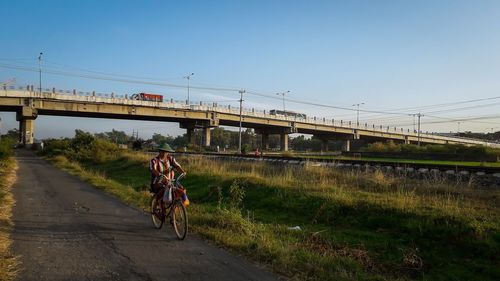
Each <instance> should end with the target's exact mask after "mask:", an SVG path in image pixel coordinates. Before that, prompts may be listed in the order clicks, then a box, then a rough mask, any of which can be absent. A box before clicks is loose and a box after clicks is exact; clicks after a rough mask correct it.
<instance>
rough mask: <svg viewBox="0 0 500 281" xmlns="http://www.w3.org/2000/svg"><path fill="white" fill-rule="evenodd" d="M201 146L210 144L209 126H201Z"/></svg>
mask: <svg viewBox="0 0 500 281" xmlns="http://www.w3.org/2000/svg"><path fill="white" fill-rule="evenodd" d="M203 146H205V147H209V146H210V128H209V127H207V128H203Z"/></svg>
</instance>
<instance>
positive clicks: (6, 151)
mask: <svg viewBox="0 0 500 281" xmlns="http://www.w3.org/2000/svg"><path fill="white" fill-rule="evenodd" d="M14 144H15V141H14V140H12V139H11V138H5V137H4V138H2V139H1V140H0V159H5V158H7V157H10V156H12V148H13V147H14Z"/></svg>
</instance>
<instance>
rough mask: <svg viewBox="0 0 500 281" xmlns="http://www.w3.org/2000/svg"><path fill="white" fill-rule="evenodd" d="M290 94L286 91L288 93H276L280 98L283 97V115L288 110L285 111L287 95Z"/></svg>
mask: <svg viewBox="0 0 500 281" xmlns="http://www.w3.org/2000/svg"><path fill="white" fill-rule="evenodd" d="M288 93H290V91H286V92H282V93H276V95H278V96H283V114H285V113H286V110H285V95H286V94H288Z"/></svg>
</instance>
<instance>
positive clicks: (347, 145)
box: [342, 140, 351, 152]
mask: <svg viewBox="0 0 500 281" xmlns="http://www.w3.org/2000/svg"><path fill="white" fill-rule="evenodd" d="M342 150H343V151H348V152H349V151H351V140H345V141H344V144H343V145H342Z"/></svg>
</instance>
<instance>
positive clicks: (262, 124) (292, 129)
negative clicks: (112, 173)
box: [0, 86, 500, 151]
mask: <svg viewBox="0 0 500 281" xmlns="http://www.w3.org/2000/svg"><path fill="white" fill-rule="evenodd" d="M0 111H10V112H16V119H17V120H18V121H19V131H20V136H19V141H20V142H21V143H23V144H25V145H30V144H32V143H33V140H34V132H35V120H36V118H37V117H38V116H39V115H55V116H77V117H88V118H114V119H126V120H151V121H165V122H177V123H179V124H180V127H181V128H185V129H186V130H187V135H188V139H189V141H190V142H192V143H194V130H195V129H196V128H199V129H202V130H203V134H202V136H203V144H204V145H205V146H210V129H211V128H214V127H217V126H220V125H223V126H234V127H238V126H239V122H240V109H239V108H237V107H231V106H220V105H218V104H216V103H211V104H204V103H199V104H187V103H186V102H185V101H174V100H167V101H163V102H152V101H139V100H132V99H130V98H129V97H127V96H126V95H125V96H119V95H115V94H113V93H112V94H99V93H96V92H79V91H76V90H56V89H55V88H53V89H46V90H44V91H42V93H40V92H38V91H36V90H34V89H33V86H27V87H14V86H9V87H7V86H4V87H3V88H2V89H0ZM242 126H243V127H246V128H253V129H255V131H256V132H257V133H259V134H261V136H262V146H263V149H268V146H269V145H268V143H269V135H272V134H278V135H280V143H281V149H282V150H283V151H286V150H288V135H289V134H292V133H304V134H312V135H315V136H317V137H319V138H320V139H321V140H323V149H324V150H325V151H326V150H328V141H329V140H343V141H344V150H349V149H350V141H351V140H355V139H367V140H369V141H377V140H378V141H382V140H393V141H395V142H404V143H417V142H418V141H419V140H420V142H421V143H424V144H464V145H486V146H491V147H500V144H498V143H492V142H485V141H482V140H476V139H466V138H458V137H448V136H440V135H436V134H428V133H422V132H421V133H420V136H419V134H418V133H417V132H411V131H409V130H404V129H402V128H395V127H387V126H385V127H384V126H375V125H368V124H355V123H352V122H350V121H349V122H345V121H342V120H334V119H326V118H317V117H307V118H300V117H290V116H279V115H272V114H269V112H266V111H264V110H257V109H243V110H242Z"/></svg>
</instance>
